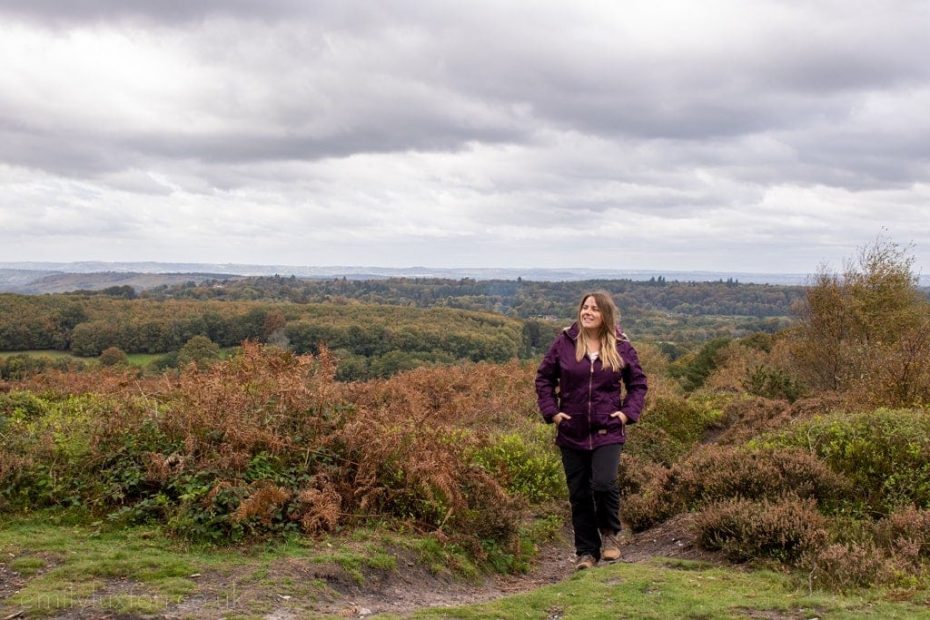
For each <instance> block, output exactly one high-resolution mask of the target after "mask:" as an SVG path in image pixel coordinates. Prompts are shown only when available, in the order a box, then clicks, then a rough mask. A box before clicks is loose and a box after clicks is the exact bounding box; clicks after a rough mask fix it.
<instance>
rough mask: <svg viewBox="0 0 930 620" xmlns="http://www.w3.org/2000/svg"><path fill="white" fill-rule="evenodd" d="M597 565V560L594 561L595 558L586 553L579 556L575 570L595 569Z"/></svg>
mask: <svg viewBox="0 0 930 620" xmlns="http://www.w3.org/2000/svg"><path fill="white" fill-rule="evenodd" d="M595 564H597V560H595V559H594V556H593V555H591V554H589V553H585V554H582V555H579V556H578V559H577V560H576V561H575V570H585V569H586V568H594V565H595Z"/></svg>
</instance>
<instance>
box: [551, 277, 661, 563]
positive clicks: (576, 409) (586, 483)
mask: <svg viewBox="0 0 930 620" xmlns="http://www.w3.org/2000/svg"><path fill="white" fill-rule="evenodd" d="M619 318H620V315H619V313H618V312H617V307H616V306H615V305H614V302H613V300H612V299H611V298H610V295H609V294H608V293H606V292H597V293H588V294H586V295H585V296H584V297H582V298H581V303H580V304H579V306H578V316H577V320H576V322H575V323H574V324H572V326H571V327H568V328H566V329H564V330H563V331H562V333H561V334H559V335H558V336H557V337H556V339H555V342H553V343H552V346H551V347H549V351H548V352H547V353H546V357H545V358H544V359H543V361H542V363H541V364H540V365H539V370H538V371H537V373H536V394H537V396H538V398H539V410H540V412H541V413H542V416H543V418H544V419H545V420H546V422H548V423H554V424H555V425H556V426H557V434H556V440H555V443H556V444H557V445H558V446H559V449H560V450H561V451H562V466H563V467H564V468H565V479H566V482H568V493H569V500H570V502H571V507H572V526H573V527H574V529H575V552H576V553H577V563H576V564H575V568H576V569H578V570H581V569H585V568H591V567H592V566H594V565H595V564H597V562H598V561H599V560H601V559H603V560H608V561H613V560H617V559H619V558H620V548H619V546H618V544H617V534H618V533H619V532H620V490H619V488H618V486H617V467H618V465H619V464H620V451H621V450H622V448H623V442H624V440H625V439H626V432H625V429H626V425H627V424H632V423H633V422H636V420H638V419H639V414H640V412H641V411H642V408H643V399H644V397H645V395H646V375H645V374H643V370H642V368H641V367H640V365H639V359H638V358H637V356H636V351H635V350H634V349H633V345H631V344H630V341H629V340H628V339H627V337H626V335H625V334H624V333H623V332H622V331H620V327H619ZM621 382H622V383H623V386H624V387H625V388H626V394H625V395H624V396H623V398H622V400H621V390H620V384H621Z"/></svg>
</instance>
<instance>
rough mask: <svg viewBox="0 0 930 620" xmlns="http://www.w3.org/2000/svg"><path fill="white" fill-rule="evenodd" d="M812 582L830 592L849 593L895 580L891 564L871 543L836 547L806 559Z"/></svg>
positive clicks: (815, 553) (830, 546)
mask: <svg viewBox="0 0 930 620" xmlns="http://www.w3.org/2000/svg"><path fill="white" fill-rule="evenodd" d="M805 564H807V568H809V569H810V571H811V581H812V582H816V583H817V584H818V585H822V586H824V587H826V588H829V589H831V590H850V589H852V588H859V587H869V586H872V585H877V584H881V583H889V582H892V581H894V580H895V577H896V575H897V571H896V569H895V566H894V563H893V561H892V560H891V559H890V558H889V557H888V556H887V555H886V554H885V553H884V552H883V550H882V549H880V548H878V547H876V546H875V545H874V544H872V543H846V544H840V543H835V544H832V545H827V546H825V547H823V548H821V549H817V550H814V551H812V552H811V553H810V556H809V557H808V558H806V559H805Z"/></svg>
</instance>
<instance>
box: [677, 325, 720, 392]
mask: <svg viewBox="0 0 930 620" xmlns="http://www.w3.org/2000/svg"><path fill="white" fill-rule="evenodd" d="M729 343H730V339H729V338H715V339H714V340H711V341H710V342H708V343H707V344H705V345H704V346H703V347H701V349H700V350H699V351H698V352H697V353H694V354H689V355H686V356H684V357H682V358H679V359H678V360H675V363H674V364H671V365H670V366H669V374H670V375H671V376H672V377H674V378H676V379H678V380H679V381H680V382H681V385H682V387H683V388H684V389H685V391H687V392H693V391H694V390H697V389H698V388H700V387H701V386H702V385H704V382H705V381H706V380H707V377H709V376H710V374H711V373H712V372H713V371H714V370H716V368H717V366H718V364H719V363H720V353H721V351H722V350H724V349H725V348H726V347H727V345H728V344H729Z"/></svg>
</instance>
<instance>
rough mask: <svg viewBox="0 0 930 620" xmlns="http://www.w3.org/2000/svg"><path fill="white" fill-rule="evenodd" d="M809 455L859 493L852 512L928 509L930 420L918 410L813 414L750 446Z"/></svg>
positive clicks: (929, 499) (853, 502) (929, 491)
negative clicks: (811, 454) (834, 472)
mask: <svg viewBox="0 0 930 620" xmlns="http://www.w3.org/2000/svg"><path fill="white" fill-rule="evenodd" d="M754 443H755V444H756V445H759V446H768V447H772V448H776V449H777V448H784V447H796V448H801V449H804V450H809V451H812V452H813V453H814V454H816V455H817V456H818V457H819V458H820V459H822V460H823V461H824V462H826V463H827V464H828V465H829V466H830V467H831V468H832V469H833V470H834V471H836V472H838V473H840V474H842V475H843V476H845V477H846V478H848V479H849V480H850V481H851V482H852V484H853V485H854V487H855V488H856V489H858V493H857V495H856V498H855V500H851V501H850V502H849V507H850V508H851V509H856V510H859V511H866V512H868V513H871V514H876V515H886V514H889V513H891V512H893V511H894V510H895V509H897V508H900V507H904V506H910V505H914V506H916V507H918V508H922V509H927V508H930V416H928V415H927V413H926V411H923V410H908V409H905V410H893V409H878V410H875V411H871V412H866V413H856V414H849V413H844V412H838V413H834V414H831V415H826V416H818V417H815V418H813V419H811V420H809V421H806V422H803V423H799V424H796V425H794V426H792V427H791V428H789V429H788V430H785V431H782V432H780V433H777V434H774V435H769V436H767V437H763V438H760V439H758V440H756V441H755V442H754Z"/></svg>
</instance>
